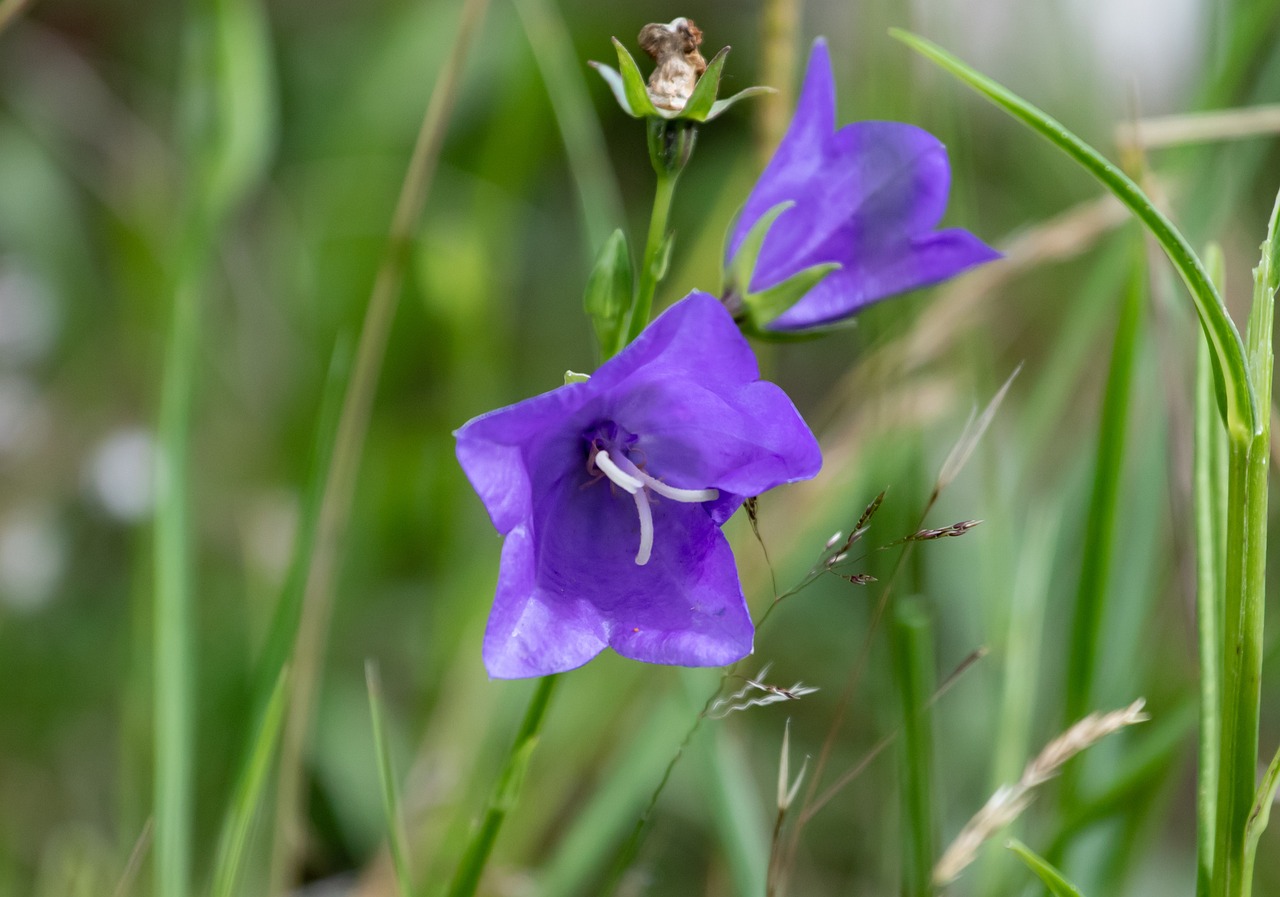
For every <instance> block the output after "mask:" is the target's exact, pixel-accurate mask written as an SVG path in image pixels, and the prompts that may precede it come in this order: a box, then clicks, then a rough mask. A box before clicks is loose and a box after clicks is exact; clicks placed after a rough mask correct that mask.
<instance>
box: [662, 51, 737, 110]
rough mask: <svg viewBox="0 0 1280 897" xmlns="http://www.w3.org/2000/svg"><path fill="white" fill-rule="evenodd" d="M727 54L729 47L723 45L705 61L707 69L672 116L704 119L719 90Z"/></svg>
mask: <svg viewBox="0 0 1280 897" xmlns="http://www.w3.org/2000/svg"><path fill="white" fill-rule="evenodd" d="M728 56H729V48H728V47H725V48H724V49H723V50H721V51H720V52H719V53H717V54H716V55H715V56H714V57H712V59H711V61H710V62H708V63H707V70H706V71H705V72H703V73H702V77H700V78H699V79H698V83H697V84H695V85H694V86H693V93H692V94H691V95H690V96H689V99H688V101H686V102H685V104H684V108H683V109H681V110H680V111H679V112H675V113H672V117H673V118H676V117H679V118H688V119H692V120H693V121H706V120H707V116H708V115H710V114H711V107H712V106H714V105H715V102H716V94H717V93H719V92H720V72H721V71H723V70H724V61H725V59H727V58H728Z"/></svg>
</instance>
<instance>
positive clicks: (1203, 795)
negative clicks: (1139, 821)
mask: <svg viewBox="0 0 1280 897" xmlns="http://www.w3.org/2000/svg"><path fill="white" fill-rule="evenodd" d="M1205 262H1206V267H1207V268H1208V269H1209V274H1210V276H1211V277H1212V278H1213V281H1214V283H1215V284H1216V285H1217V286H1218V289H1219V290H1221V289H1222V287H1223V284H1224V278H1225V272H1224V270H1223V258H1222V250H1221V249H1219V248H1218V247H1217V246H1216V245H1212V246H1210V247H1209V250H1208V251H1207V252H1206V253H1205ZM1212 377H1213V374H1212V371H1211V370H1210V361H1209V346H1208V343H1207V342H1206V341H1205V340H1204V339H1203V338H1202V339H1200V340H1199V341H1198V344H1197V347H1196V391H1195V459H1194V467H1193V473H1192V489H1193V493H1194V514H1195V530H1196V635H1197V639H1198V644H1199V653H1200V731H1199V743H1198V753H1197V771H1196V778H1197V790H1196V820H1197V821H1196V894H1197V895H1198V897H1205V895H1207V894H1208V893H1209V882H1210V878H1211V877H1212V875H1213V847H1214V838H1215V835H1214V831H1215V826H1216V823H1217V797H1218V795H1217V782H1218V733H1219V731H1220V730H1221V727H1222V677H1221V670H1222V622H1223V614H1224V613H1225V610H1224V608H1223V592H1222V582H1223V575H1224V573H1225V569H1224V565H1225V563H1226V559H1225V556H1224V555H1225V553H1226V547H1225V538H1226V504H1225V502H1226V497H1227V474H1226V460H1227V454H1226V452H1227V447H1226V445H1225V444H1224V443H1225V434H1224V433H1223V430H1222V428H1221V427H1220V426H1219V423H1218V417H1217V414H1216V412H1215V409H1214V407H1213V383H1212Z"/></svg>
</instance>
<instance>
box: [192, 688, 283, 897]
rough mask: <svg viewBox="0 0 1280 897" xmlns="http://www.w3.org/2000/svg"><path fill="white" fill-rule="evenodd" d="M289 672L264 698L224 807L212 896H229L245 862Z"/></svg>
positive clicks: (277, 733)
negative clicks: (238, 771) (265, 700)
mask: <svg viewBox="0 0 1280 897" xmlns="http://www.w3.org/2000/svg"><path fill="white" fill-rule="evenodd" d="M288 675H289V671H288V668H287V667H286V668H284V669H282V670H281V671H280V675H279V676H277V677H276V685H275V688H274V689H273V690H272V692H271V697H270V699H269V700H268V701H267V706H266V709H265V710H264V712H263V714H262V721H261V722H260V723H259V724H258V731H257V734H256V735H255V736H254V739H253V741H252V743H251V744H250V747H249V753H248V755H247V756H246V758H245V764H244V768H243V769H241V771H240V777H239V780H238V781H237V783H236V788H235V792H234V796H233V798H232V800H231V805H230V807H229V808H228V810H227V818H226V820H225V821H224V823H223V826H222V836H221V838H220V839H219V841H218V858H217V860H216V861H215V862H214V865H213V885H212V887H211V888H210V889H209V892H210V894H212V895H213V897H231V895H233V894H235V893H236V884H237V881H238V880H239V878H240V868H241V866H243V865H244V856H245V853H246V849H247V847H248V844H249V832H250V830H251V828H252V826H253V819H254V817H255V816H256V815H257V812H258V807H259V806H260V805H261V803H262V791H263V788H264V786H265V785H266V782H267V772H268V771H269V770H270V769H271V763H272V759H273V758H274V757H275V753H276V744H277V743H278V742H279V740H280V729H281V728H282V725H283V723H284V709H285V695H286V694H287V691H286V689H285V682H286V680H287V679H288Z"/></svg>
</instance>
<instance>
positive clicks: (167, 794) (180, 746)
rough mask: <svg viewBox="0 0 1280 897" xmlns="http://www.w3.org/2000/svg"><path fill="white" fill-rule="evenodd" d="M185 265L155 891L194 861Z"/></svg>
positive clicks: (161, 479)
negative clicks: (192, 853)
mask: <svg viewBox="0 0 1280 897" xmlns="http://www.w3.org/2000/svg"><path fill="white" fill-rule="evenodd" d="M187 273H188V272H183V275H180V276H181V281H180V282H179V283H178V285H177V287H176V289H175V291H174V305H173V320H172V323H171V324H170V330H169V345H168V349H167V354H166V358H165V370H164V380H163V386H162V387H161V390H162V391H161V396H160V420H159V427H158V438H157V459H156V519H155V557H154V561H153V563H154V574H155V611H154V613H155V623H154V627H155V628H154V632H153V638H154V658H155V669H154V671H153V673H152V676H153V678H154V682H155V686H154V687H155V696H154V700H155V722H154V725H155V752H156V761H155V832H156V836H155V845H156V859H155V863H156V867H155V868H156V873H155V874H156V893H158V894H175V895H183V894H186V893H187V884H188V881H189V879H190V866H191V812H190V806H191V767H192V763H191V751H192V742H193V738H192V733H191V726H192V714H191V682H192V658H191V621H190V617H191V609H190V605H191V576H190V563H191V561H190V546H189V533H188V531H189V527H190V524H189V510H188V507H189V506H188V493H187V481H188V477H187V468H188V465H187V450H188V443H189V441H190V440H189V435H190V429H191V394H192V390H193V382H194V379H195V359H196V346H197V344H198V335H199V307H198V289H197V287H196V285H195V283H194V281H193V280H192V279H190V278H189V277H186V276H184V275H186V274H187Z"/></svg>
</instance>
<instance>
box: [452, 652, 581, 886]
mask: <svg viewBox="0 0 1280 897" xmlns="http://www.w3.org/2000/svg"><path fill="white" fill-rule="evenodd" d="M558 680H559V676H556V675H552V676H543V677H542V678H541V679H539V680H538V685H537V687H536V688H535V689H534V692H533V697H532V698H531V699H530V701H529V709H528V710H526V711H525V715H524V722H523V723H521V724H520V731H519V732H518V733H517V734H516V738H515V741H514V742H512V744H511V750H510V751H508V752H507V759H506V761H505V762H504V763H503V765H502V772H501V773H500V774H499V775H498V781H497V783H496V784H495V785H494V789H493V794H492V795H490V797H489V804H488V806H487V807H486V808H485V813H484V818H483V819H482V820H481V821H480V825H479V826H477V827H476V830H475V831H474V832H472V834H471V839H470V840H469V841H468V842H467V846H466V849H465V850H464V851H463V853H462V861H461V862H460V863H459V864H458V871H457V872H456V873H454V877H453V882H452V884H450V885H449V892H448V894H449V897H471V895H473V894H475V892H476V888H477V887H478V886H479V884H480V876H481V874H482V873H483V872H484V867H485V864H486V863H487V862H488V860H489V853H490V852H491V851H492V850H493V844H494V841H496V840H497V838H498V831H499V829H501V828H502V823H503V822H505V821H506V818H507V813H509V812H510V811H511V810H512V809H513V808H514V807H515V805H516V802H517V801H518V800H519V799H520V789H521V786H522V785H523V784H524V775H525V772H526V771H527V770H528V768H529V760H530V758H531V757H532V756H533V749H534V748H535V747H537V746H538V733H539V732H540V731H541V729H542V720H543V718H544V717H545V716H546V712H547V705H548V703H550V701H551V695H552V693H553V691H554V690H555V685H556V682H557V681H558Z"/></svg>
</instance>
